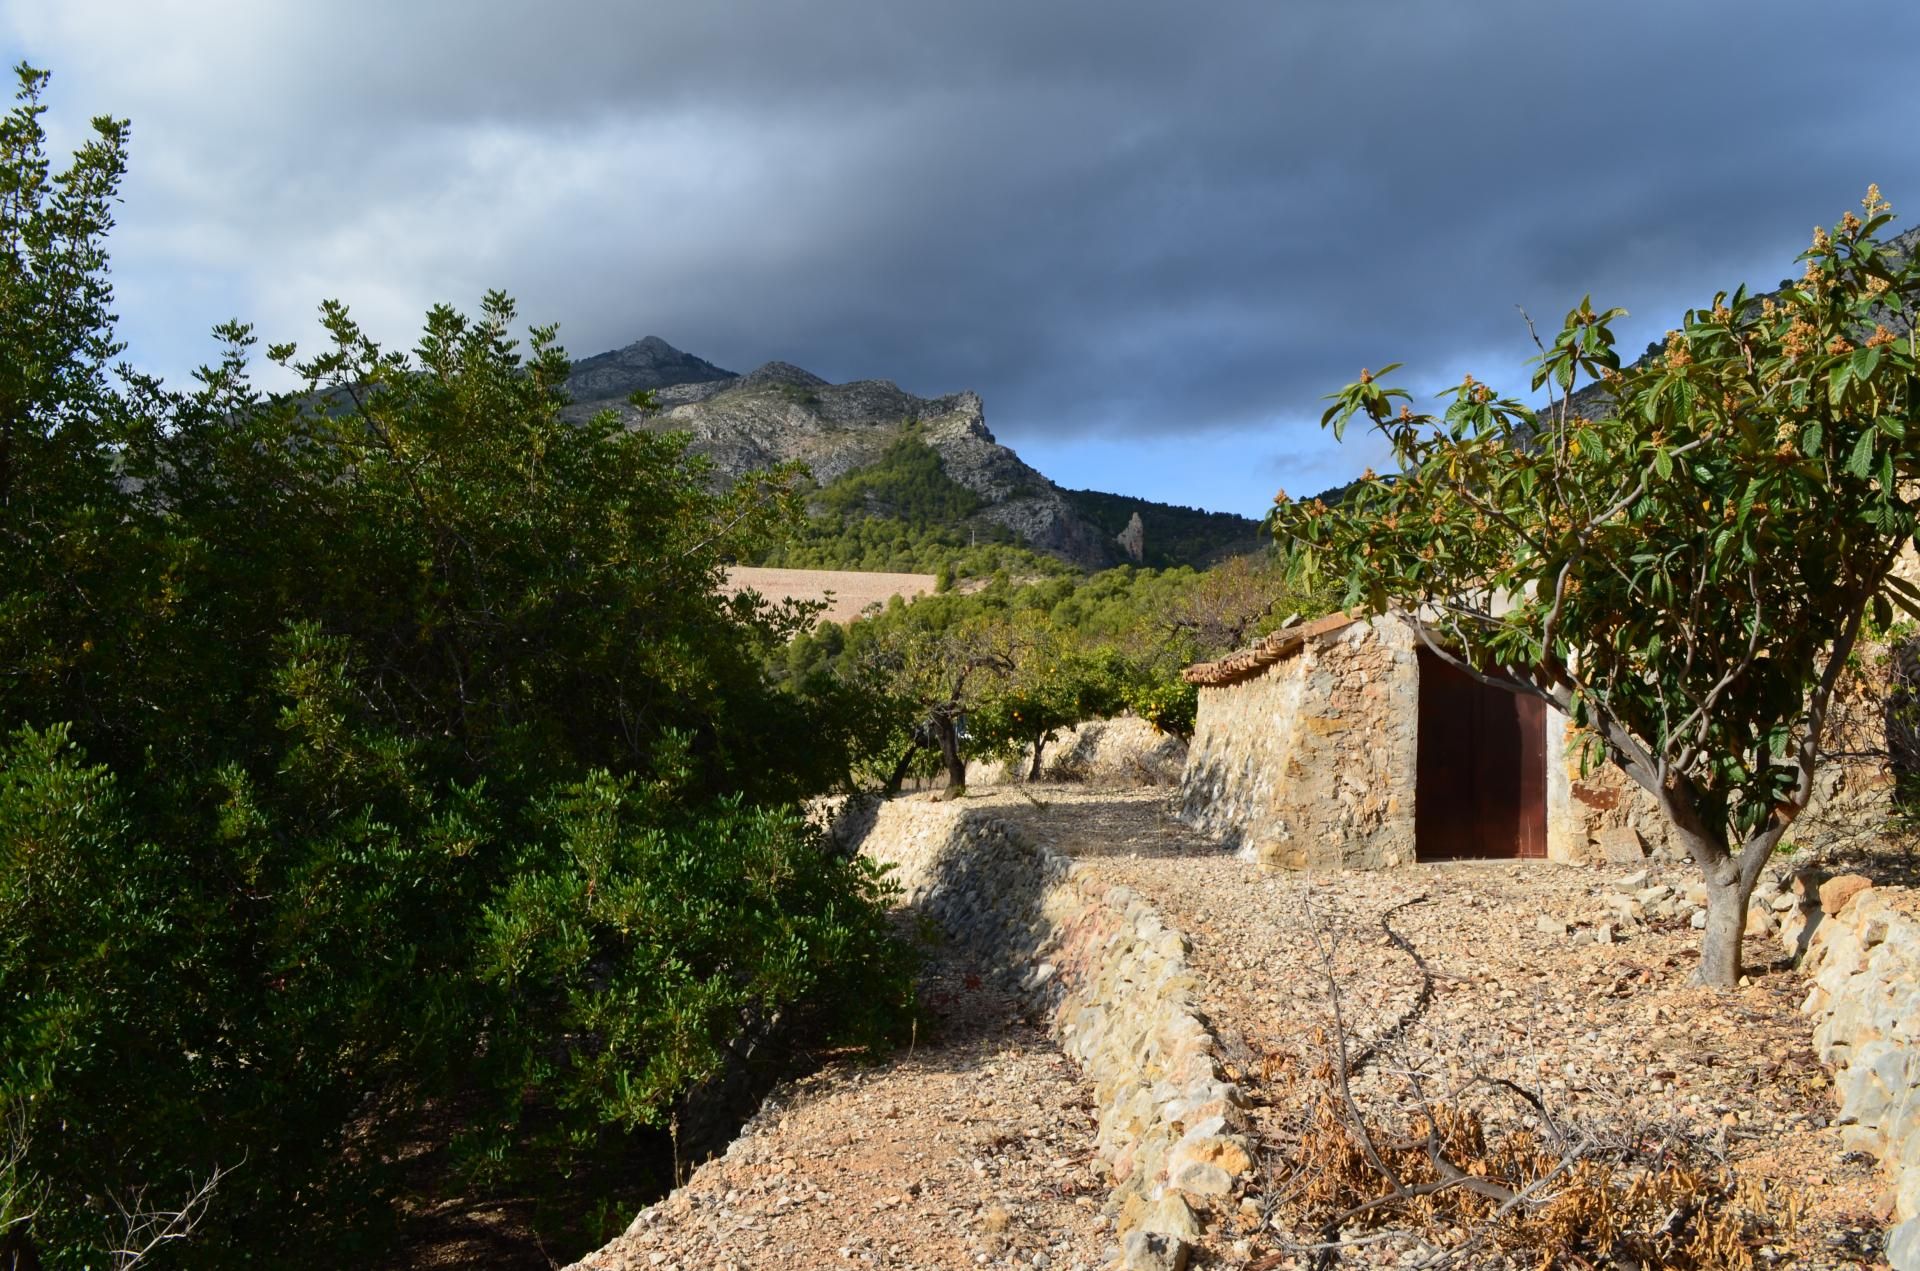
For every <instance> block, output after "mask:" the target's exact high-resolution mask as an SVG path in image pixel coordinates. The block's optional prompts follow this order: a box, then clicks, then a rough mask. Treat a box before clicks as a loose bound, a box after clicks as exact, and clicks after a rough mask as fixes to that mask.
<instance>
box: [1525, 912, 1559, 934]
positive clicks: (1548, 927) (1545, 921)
mask: <svg viewBox="0 0 1920 1271" xmlns="http://www.w3.org/2000/svg"><path fill="white" fill-rule="evenodd" d="M1533 928H1534V930H1535V931H1538V932H1539V933H1540V934H1541V935H1544V936H1564V935H1566V934H1567V924H1566V923H1565V922H1564V921H1563V920H1561V919H1559V918H1550V917H1548V916H1547V915H1546V914H1541V915H1540V916H1539V917H1538V918H1535V919H1534V920H1533Z"/></svg>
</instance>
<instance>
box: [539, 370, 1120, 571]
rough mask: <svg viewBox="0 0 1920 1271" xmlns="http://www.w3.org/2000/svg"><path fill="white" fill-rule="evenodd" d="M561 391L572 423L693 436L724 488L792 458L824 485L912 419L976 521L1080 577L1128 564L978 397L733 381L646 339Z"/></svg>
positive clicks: (767, 374)
mask: <svg viewBox="0 0 1920 1271" xmlns="http://www.w3.org/2000/svg"><path fill="white" fill-rule="evenodd" d="M568 387H569V389H570V390H571V392H572V394H573V398H574V403H573V405H571V406H569V407H568V408H567V412H566V413H567V414H568V415H569V416H572V417H576V418H584V417H586V416H587V415H590V414H593V413H595V412H598V411H601V410H612V411H615V412H616V413H618V414H619V415H620V416H621V417H622V419H623V420H624V421H625V422H626V423H627V424H628V426H629V427H635V428H648V429H652V430H655V431H678V432H685V433H688V434H690V435H691V436H692V438H693V449H694V450H695V451H696V452H698V453H699V454H702V455H704V456H706V457H707V458H708V459H710V460H711V461H712V462H713V464H714V467H715V469H716V470H717V471H718V472H719V473H720V474H721V475H722V476H725V477H727V478H737V477H739V476H742V475H744V474H745V473H748V472H751V471H754V470H756V469H759V468H765V467H768V466H770V465H772V464H775V463H780V462H784V461H786V460H792V459H798V460H801V461H802V462H804V463H806V464H807V466H808V467H809V468H810V469H812V471H813V475H814V477H815V479H816V480H818V481H819V482H820V483H821V484H822V485H824V484H826V483H827V482H830V481H832V480H834V479H835V478H836V477H841V476H844V475H846V474H847V473H849V472H852V471H854V470H856V469H859V468H862V467H865V466H866V465H868V464H870V463H872V462H873V461H874V460H876V459H878V458H879V457H880V455H881V453H882V452H883V451H884V450H885V449H886V448H887V446H888V444H889V443H890V442H892V441H893V440H894V439H895V438H897V437H898V436H899V435H900V432H901V429H902V428H903V427H904V426H905V425H906V423H907V422H908V421H909V420H917V421H919V424H920V427H921V430H922V437H923V439H924V440H925V441H926V443H927V445H929V446H931V447H932V448H933V450H934V451H935V452H936V453H937V454H938V455H939V456H940V462H941V467H942V468H943V469H944V470H945V471H946V474H947V476H949V477H951V478H952V479H953V480H954V481H956V482H958V483H959V484H961V485H963V486H965V487H966V488H967V489H969V490H971V491H973V492H974V493H975V494H977V495H979V496H980V498H981V501H982V502H983V503H984V505H985V506H984V507H983V508H982V509H981V510H980V512H979V513H977V516H978V517H979V519H981V520H982V521H986V522H991V523H994V524H998V525H1003V526H1005V527H1007V528H1008V529H1010V530H1012V531H1013V532H1014V533H1015V534H1017V535H1018V536H1019V537H1020V538H1021V539H1022V540H1023V541H1024V542H1026V543H1027V545H1029V546H1030V547H1032V548H1034V549H1035V550H1037V551H1043V552H1047V553H1049V554H1051V555H1054V556H1058V557H1060V558H1061V559H1063V560H1066V561H1069V562H1071V563H1073V564H1075V565H1080V566H1082V567H1085V568H1090V569H1098V568H1102V567H1105V566H1107V565H1112V564H1115V563H1118V562H1119V561H1120V560H1121V559H1123V557H1124V553H1123V552H1122V551H1121V549H1120V547H1119V545H1118V544H1117V543H1115V542H1114V541H1113V540H1112V538H1111V537H1109V536H1108V535H1107V534H1106V533H1104V532H1103V531H1101V530H1100V529H1099V528H1098V527H1097V526H1095V525H1094V524H1093V523H1092V522H1091V521H1089V520H1088V519H1086V518H1085V517H1084V516H1082V515H1081V514H1080V513H1079V512H1078V511H1077V510H1075V508H1074V507H1073V506H1072V505H1071V503H1070V502H1069V500H1068V499H1067V496H1066V494H1065V493H1064V492H1063V491H1062V490H1061V489H1060V488H1059V487H1058V486H1056V485H1055V484H1054V483H1053V482H1052V481H1049V480H1048V479H1047V478H1046V477H1045V476H1043V475H1041V474H1040V473H1039V472H1038V471H1036V470H1034V469H1033V468H1032V467H1030V466H1028V465H1027V463H1026V462H1025V461H1023V460H1022V459H1021V458H1020V456H1019V455H1017V454H1015V453H1014V452H1013V451H1012V450H1009V449H1008V448H1007V447H1005V446H1003V445H1001V444H1000V443H999V442H997V441H995V440H994V436H993V433H992V432H991V431H989V430H988V428H987V423H986V412H985V410H984V408H983V406H982V405H981V401H980V397H979V395H978V394H977V393H972V392H963V393H953V394H950V395H948V396H945V397H934V398H926V397H917V396H915V395H914V394H912V393H909V392H906V391H905V390H904V389H902V388H900V387H899V386H898V385H896V384H894V383H892V382H891V381H888V380H858V381H855V382H853V383H850V384H829V383H828V382H827V381H826V380H823V379H821V378H820V377H819V376H817V375H814V374H812V373H811V372H809V371H805V370H802V369H801V368H800V367H797V366H793V365H791V364H789V363H786V362H769V363H767V364H766V365H765V366H762V367H760V368H759V369H757V370H754V371H751V372H749V373H748V374H746V375H733V374H731V373H730V372H727V371H723V370H721V369H720V368H719V367H716V366H714V365H713V364H712V363H710V362H706V361H703V360H702V359H700V358H696V357H692V356H691V355H689V354H685V353H682V352H680V351H679V350H678V349H675V348H673V346H671V345H669V344H667V343H666V342H665V341H664V340H660V339H658V338H657V337H652V336H650V337H648V338H647V339H645V340H642V341H640V342H639V343H637V344H633V345H629V346H628V347H627V348H625V349H621V350H617V351H615V352H612V353H602V354H600V355H599V356H597V357H592V358H587V359H586V360H584V361H582V362H578V363H576V364H575V367H574V374H573V376H572V378H571V379H569V380H568ZM641 389H645V390H649V391H651V392H652V393H653V394H654V397H655V400H656V401H657V402H658V403H659V406H660V409H659V410H658V411H656V412H654V413H652V414H646V413H643V412H641V411H639V410H638V409H636V408H635V407H633V406H632V405H631V404H630V403H629V402H628V401H627V400H626V399H627V398H628V397H629V396H630V395H631V394H633V393H634V392H635V391H638V390H641Z"/></svg>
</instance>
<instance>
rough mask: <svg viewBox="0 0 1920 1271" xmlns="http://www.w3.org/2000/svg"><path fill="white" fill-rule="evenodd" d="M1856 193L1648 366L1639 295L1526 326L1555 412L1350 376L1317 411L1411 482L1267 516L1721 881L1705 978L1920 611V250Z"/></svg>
mask: <svg viewBox="0 0 1920 1271" xmlns="http://www.w3.org/2000/svg"><path fill="white" fill-rule="evenodd" d="M1864 207H1865V214H1864V215H1860V214H1855V213H1852V212H1849V213H1848V214H1847V215H1846V216H1845V217H1843V218H1842V219H1841V221H1840V222H1839V224H1837V225H1836V226H1834V227H1833V228H1832V229H1831V230H1826V229H1820V230H1816V231H1815V233H1814V238H1813V244H1812V246H1811V247H1810V248H1809V249H1808V250H1807V251H1806V252H1804V253H1803V254H1802V256H1801V259H1802V260H1803V261H1804V262H1805V272H1804V274H1803V275H1802V277H1801V278H1800V279H1799V280H1798V281H1797V282H1795V283H1793V284H1792V285H1790V286H1788V287H1786V288H1784V289H1783V290H1781V291H1779V292H1777V293H1775V294H1772V295H1767V296H1759V297H1756V296H1751V295H1749V293H1748V291H1747V289H1746V288H1745V287H1742V288H1740V289H1739V290H1737V291H1735V292H1734V293H1732V294H1731V295H1728V294H1727V293H1725V292H1722V293H1719V294H1717V295H1716V296H1715V297H1714V298H1713V302H1712V303H1711V304H1710V305H1708V306H1706V307H1704V308H1700V309H1695V310H1691V311H1689V312H1688V313H1687V314H1686V316H1685V319H1684V321H1683V323H1682V325H1681V326H1680V328H1679V329H1678V330H1675V331H1673V332H1671V333H1669V335H1668V336H1667V339H1666V342H1665V344H1664V346H1663V348H1662V350H1661V351H1660V352H1659V354H1658V355H1657V356H1654V357H1651V358H1647V359H1644V360H1642V361H1641V362H1639V363H1637V364H1635V365H1632V366H1630V367H1624V368H1623V367H1622V366H1621V364H1620V358H1619V355H1618V353H1617V352H1616V350H1615V341H1614V335H1613V331H1612V329H1611V324H1612V323H1613V322H1614V321H1615V320H1616V319H1617V318H1619V317H1620V316H1621V315H1622V313H1623V311H1622V310H1619V309H1596V308H1595V307H1594V306H1593V305H1592V303H1591V301H1590V299H1589V300H1584V301H1582V302H1581V304H1580V305H1579V307H1577V308H1575V309H1574V310H1572V311H1571V312H1570V313H1568V314H1567V317H1566V322H1565V324H1564V326H1563V328H1562V329H1561V330H1560V332H1559V333H1558V334H1557V335H1556V336H1555V337H1554V338H1553V339H1552V341H1551V343H1547V342H1545V341H1542V340H1540V339H1538V338H1537V337H1536V344H1537V345H1538V347H1539V349H1540V354H1539V357H1538V358H1537V359H1536V360H1535V363H1534V365H1535V366H1536V368H1537V369H1536V371H1535V373H1534V376H1533V389H1534V390H1535V391H1539V390H1540V389H1542V387H1543V386H1544V387H1545V388H1546V390H1547V392H1548V394H1549V399H1550V400H1549V403H1548V405H1547V406H1546V407H1545V408H1543V409H1535V408H1531V407H1529V406H1527V405H1525V404H1523V403H1522V402H1521V401H1519V400H1517V399H1516V398H1514V397H1509V396H1502V395H1500V394H1498V393H1496V392H1495V391H1494V390H1493V389H1492V388H1491V387H1489V386H1487V385H1485V384H1481V383H1477V382H1475V381H1474V379H1473V378H1472V377H1471V376H1469V377H1467V378H1466V380H1465V381H1464V382H1462V383H1461V384H1459V385H1458V386H1456V387H1454V388H1452V389H1450V390H1448V391H1447V392H1445V393H1443V394H1442V395H1441V397H1442V399H1443V400H1444V401H1446V402H1447V405H1446V407H1445V409H1444V411H1442V413H1441V414H1439V415H1438V416H1435V415H1431V414H1425V413H1420V412H1417V411H1415V410H1414V409H1413V408H1412V406H1411V405H1409V404H1408V402H1409V401H1410V397H1409V394H1408V393H1406V392H1405V391H1404V390H1402V389H1398V388H1391V387H1387V386H1386V385H1384V384H1383V383H1382V382H1381V380H1380V378H1379V376H1378V375H1374V374H1369V373H1368V372H1366V371H1362V372H1361V375H1360V379H1359V382H1357V383H1354V384H1350V385H1348V386H1347V387H1346V388H1345V389H1343V390H1342V391H1341V392H1339V393H1337V394H1332V395H1331V397H1332V398H1333V405H1332V406H1331V407H1329V408H1328V410H1327V412H1326V414H1325V415H1324V416H1323V417H1322V421H1321V422H1322V424H1323V426H1324V425H1327V424H1331V425H1332V426H1333V429H1334V433H1335V435H1336V436H1339V435H1341V433H1342V431H1343V429H1344V427H1345V426H1346V425H1347V424H1348V423H1349V422H1350V421H1352V420H1353V419H1354V418H1355V417H1361V418H1364V419H1365V420H1366V421H1368V422H1369V423H1370V424H1371V425H1372V426H1373V427H1375V428H1377V429H1378V430H1379V431H1380V432H1381V433H1382V434H1383V435H1384V437H1385V438H1386V440H1387V441H1388V442H1389V444H1390V445H1391V447H1392V453H1393V456H1394V459H1395V461H1396V464H1397V466H1398V469H1399V470H1398V471H1397V472H1395V473H1393V474H1392V475H1391V476H1379V475H1375V474H1373V473H1371V472H1369V473H1368V474H1367V475H1366V476H1365V477H1364V478H1363V479H1362V480H1361V481H1360V482H1359V483H1358V484H1357V485H1356V486H1355V487H1353V488H1352V489H1351V491H1350V492H1349V493H1348V495H1347V497H1345V498H1343V499H1341V500H1340V501H1339V502H1338V503H1337V505H1333V506H1330V505H1328V504H1326V503H1324V502H1322V501H1320V500H1308V501H1305V502H1295V501H1291V500H1289V499H1288V498H1287V497H1286V496H1285V494H1284V493H1283V494H1281V495H1280V496H1278V497H1277V498H1276V501H1275V506H1274V508H1273V511H1272V513H1271V514H1270V517H1269V525H1270V527H1271V529H1272V530H1273V532H1274V533H1275V536H1276V539H1277V540H1278V541H1279V542H1281V543H1283V544H1291V545H1293V546H1294V547H1295V549H1296V550H1298V551H1300V552H1301V553H1303V554H1304V556H1305V558H1306V560H1307V563H1308V564H1309V566H1310V567H1311V568H1315V569H1318V570H1323V571H1327V572H1329V573H1330V574H1332V575H1333V576H1334V577H1335V578H1336V579H1337V580H1340V581H1343V582H1344V585H1345V592H1346V594H1345V603H1346V604H1347V605H1348V606H1349V607H1350V608H1352V609H1354V610H1355V611H1356V612H1363V613H1375V614H1388V613H1390V614H1393V615H1395V616H1397V617H1400V618H1402V619H1404V620H1406V621H1407V622H1409V623H1410V624H1411V625H1412V626H1413V628H1414V630H1415V631H1416V632H1417V633H1418V635H1419V637H1420V639H1421V640H1422V641H1423V642H1424V643H1425V644H1426V645H1427V647H1429V648H1430V649H1431V650H1432V651H1433V652H1434V653H1436V654H1437V655H1439V656H1441V657H1443V658H1446V659H1447V660H1449V661H1451V662H1453V663H1454V664H1455V665H1457V666H1460V667H1462V668H1463V669H1466V670H1468V671H1470V672H1471V673H1473V674H1475V675H1477V676H1479V677H1481V678H1483V679H1485V680H1489V681H1492V682H1497V683H1499V684H1502V685H1504V686H1506V687H1508V688H1511V689H1514V690H1516V691H1519V692H1523V693H1530V694H1533V695H1534V696H1537V697H1540V698H1543V699H1544V700H1545V701H1546V702H1547V703H1548V704H1550V705H1552V706H1554V707H1555V708H1557V709H1558V710H1560V711H1562V712H1564V713H1565V714H1566V715H1567V717H1568V718H1570V719H1571V720H1572V721H1573V722H1574V724H1576V725H1577V726H1578V727H1579V728H1580V729H1581V730H1582V733H1583V736H1584V738H1585V746H1586V754H1587V758H1588V759H1589V760H1590V761H1601V760H1604V761H1607V762H1611V763H1613V764H1615V765H1617V766H1618V767H1619V768H1620V769H1621V770H1622V771H1623V772H1625V773H1626V775H1627V776H1628V777H1630V778H1631V779H1632V780H1633V781H1634V782H1635V783H1637V784H1638V785H1639V786H1640V787H1641V788H1642V789H1644V790H1646V791H1647V792H1648V793H1649V794H1650V795H1651V796H1652V797H1653V799H1654V800H1655V801H1656V802H1657V803H1658V805H1659V806H1660V808H1661V809H1662V811H1663V812H1664V813H1665V815H1666V816H1667V817H1668V818H1669V819H1670V821H1671V823H1672V827H1673V830H1674V832H1675V834H1676V835H1677V836H1678V838H1679V840H1680V842H1682V843H1683V844H1684V845H1685V847H1686V850H1687V852H1688V854H1689V855H1690V856H1691V858H1692V859H1693V861H1694V862H1695V863H1696V864H1697V865H1698V866H1699V868H1700V869H1701V871H1702V872H1703V874H1704V875H1705V878H1706V884H1707V896H1708V904H1707V928H1706V933H1705V937H1704V944H1703V947H1702V955H1701V961H1700V966H1699V970H1698V972H1697V973H1696V979H1697V980H1698V981H1699V982H1701V983H1705V984H1712V985H1731V984H1733V983H1735V982H1736V981H1738V979H1739V978H1740V974H1741V963H1740V944H1741V939H1742V937H1743V935H1744V930H1745V925H1746V913H1747V902H1748V899H1749V897H1750V896H1751V894H1752V890H1753V886H1754V883H1755V881H1756V880H1757V878H1758V877H1759V874H1760V871H1761V869H1762V868H1763V866H1764V864H1765V862H1766V860H1767V857H1768V855H1769V854H1770V853H1771V852H1772V851H1773V850H1774V848H1775V846H1776V845H1777V844H1778V843H1779V841H1780V839H1781V836H1782V835H1783V834H1785V833H1786V831H1787V828H1788V827H1789V826H1790V825H1791V824H1792V823H1793V821H1794V818H1795V817H1797V816H1799V815H1800V813H1801V812H1802V811H1804V810H1805V809H1806V806H1807V801H1808V798H1809V796H1810V795H1811V793H1812V791H1813V779H1814V773H1815V769H1816V766H1817V764H1818V763H1819V759H1820V754H1821V742H1822V734H1823V730H1824V729H1825V727H1826V725H1827V721H1828V714H1829V709H1830V707H1831V705H1832V702H1833V697H1834V688H1835V683H1836V681H1837V680H1838V679H1839V677H1840V675H1841V673H1842V670H1843V668H1844V667H1845V665H1846V663H1847V660H1848V658H1849V655H1850V654H1851V653H1852V652H1853V649H1854V644H1855V641H1856V639H1857V638H1858V636H1859V633H1860V629H1861V624H1862V621H1863V619H1864V618H1866V617H1867V615H1869V614H1870V613H1875V614H1877V615H1878V616H1879V618H1880V619H1882V620H1885V619H1886V618H1887V617H1888V616H1889V614H1888V612H1887V609H1888V602H1889V601H1890V600H1891V601H1894V602H1898V603H1902V604H1903V606H1905V607H1907V608H1910V609H1911V608H1913V601H1914V600H1915V599H1916V594H1915V593H1914V591H1913V589H1912V588H1911V587H1910V586H1909V585H1907V584H1906V583H1903V582H1901V581H1900V580H1899V579H1896V578H1894V577H1892V575H1891V571H1892V568H1893V565H1894V562H1895V560H1896V558H1897V556H1898V555H1899V552H1900V550H1901V548H1902V547H1903V545H1905V544H1906V543H1907V542H1908V540H1909V539H1910V537H1911V536H1912V534H1913V530H1914V487H1913V485H1912V480H1913V478H1914V476H1915V475H1916V470H1920V418H1917V417H1916V415H1917V413H1920V393H1916V382H1915V375H1916V366H1917V365H1920V363H1917V360H1916V345H1915V336H1914V329H1913V323H1914V316H1915V315H1914V309H1915V305H1916V302H1917V301H1920V263H1916V261H1915V259H1914V254H1913V253H1912V252H1911V251H1908V252H1902V251H1900V250H1899V248H1898V245H1897V244H1889V243H1884V242H1882V241H1881V240H1880V239H1879V238H1878V235H1879V233H1880V232H1881V231H1882V230H1883V229H1884V228H1885V227H1886V225H1887V224H1888V223H1889V221H1890V219H1891V217H1890V215H1889V212H1888V207H1887V204H1886V203H1885V202H1884V201H1883V200H1882V199H1881V198H1880V194H1879V191H1878V190H1877V189H1869V191H1868V195H1867V198H1866V200H1865V204H1864ZM1901 241H1902V242H1905V241H1906V240H1901ZM1395 365H1396V366H1397V365H1398V364H1395ZM1393 369H1394V367H1391V366H1390V367H1387V368H1385V369H1384V370H1383V371H1382V372H1381V374H1386V373H1387V372H1390V371H1391V370H1393Z"/></svg>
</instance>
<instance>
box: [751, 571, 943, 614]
mask: <svg viewBox="0 0 1920 1271" xmlns="http://www.w3.org/2000/svg"><path fill="white" fill-rule="evenodd" d="M933 581H934V580H933V575H932V574H881V573H868V572H866V571H864V570H857V569H761V568H757V567H754V566H747V565H735V566H733V567H732V568H731V569H729V570H727V582H726V588H727V591H728V592H729V593H732V594H736V595H737V594H738V593H740V592H743V591H749V590H751V591H757V592H759V593H760V594H761V595H763V596H765V597H766V598H767V599H769V600H824V601H826V602H827V610H826V612H825V613H823V614H821V615H820V617H821V619H822V620H823V621H826V622H849V621H851V620H853V619H854V618H858V617H859V616H860V615H861V613H863V612H864V611H865V610H866V609H867V607H868V606H869V605H882V606H884V605H885V604H886V603H887V601H889V600H891V599H892V598H893V597H895V596H899V597H901V598H902V599H905V600H911V599H913V598H914V597H915V596H924V595H926V594H928V593H930V592H931V591H932V590H933Z"/></svg>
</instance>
